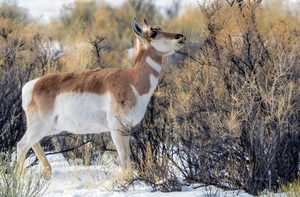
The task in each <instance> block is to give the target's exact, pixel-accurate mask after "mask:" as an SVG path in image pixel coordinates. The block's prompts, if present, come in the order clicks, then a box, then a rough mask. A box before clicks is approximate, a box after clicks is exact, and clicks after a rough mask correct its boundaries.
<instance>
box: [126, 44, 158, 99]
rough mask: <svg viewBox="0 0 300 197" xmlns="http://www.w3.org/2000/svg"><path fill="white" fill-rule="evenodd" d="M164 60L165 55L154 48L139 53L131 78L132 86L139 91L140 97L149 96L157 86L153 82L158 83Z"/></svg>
mask: <svg viewBox="0 0 300 197" xmlns="http://www.w3.org/2000/svg"><path fill="white" fill-rule="evenodd" d="M162 58H163V55H162V54H161V53H159V52H158V51H156V50H155V49H154V48H153V47H149V48H147V49H141V50H140V51H139V52H138V54H137V57H136V59H135V63H134V67H133V68H132V69H131V73H132V76H131V77H132V85H133V86H134V87H135V88H136V89H137V90H138V93H139V95H143V94H148V93H149V91H150V90H151V89H152V90H153V88H154V89H155V87H156V86H157V82H155V83H153V82H154V81H153V80H155V81H158V77H159V75H160V72H161V63H162ZM151 79H153V80H152V81H151ZM154 86H155V87H154Z"/></svg>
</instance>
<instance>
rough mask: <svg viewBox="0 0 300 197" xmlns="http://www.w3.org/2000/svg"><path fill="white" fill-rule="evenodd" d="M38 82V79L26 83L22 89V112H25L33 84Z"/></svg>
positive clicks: (30, 97)
mask: <svg viewBox="0 0 300 197" xmlns="http://www.w3.org/2000/svg"><path fill="white" fill-rule="evenodd" d="M38 80H39V78H37V79H34V80H31V81H28V82H27V83H26V84H25V85H24V86H23V88H22V107H23V109H24V110H27V108H28V105H29V103H30V101H31V99H32V91H33V88H34V85H35V83H36V82H37V81H38Z"/></svg>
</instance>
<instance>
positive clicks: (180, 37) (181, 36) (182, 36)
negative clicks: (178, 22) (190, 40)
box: [175, 34, 186, 43]
mask: <svg viewBox="0 0 300 197" xmlns="http://www.w3.org/2000/svg"><path fill="white" fill-rule="evenodd" d="M175 39H177V40H179V42H181V43H184V42H185V41H186V38H185V37H184V35H182V34H176V36H175Z"/></svg>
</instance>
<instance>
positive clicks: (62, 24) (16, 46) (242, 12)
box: [0, 0, 300, 194]
mask: <svg viewBox="0 0 300 197" xmlns="http://www.w3.org/2000/svg"><path fill="white" fill-rule="evenodd" d="M187 10H188V12H185V13H183V14H180V15H179V2H178V1H174V5H173V6H172V7H170V8H168V9H167V12H166V13H167V14H166V16H163V15H161V14H160V12H159V11H158V8H157V7H156V6H155V5H154V4H153V3H152V2H151V1H142V0H127V1H125V3H124V4H123V5H122V6H120V7H111V6H109V5H108V4H105V3H100V4H97V3H94V2H76V3H75V6H74V7H65V8H64V11H62V12H61V15H60V17H59V18H58V19H56V20H53V21H52V22H51V23H49V24H47V25H45V24H40V23H38V22H36V21H34V20H33V19H31V18H30V17H29V16H28V14H27V13H26V11H25V10H23V9H21V8H20V7H18V6H16V5H11V4H6V3H2V4H0V151H1V152H2V153H6V154H8V155H10V154H12V153H13V152H14V151H15V150H16V143H17V142H18V140H20V138H21V137H22V135H23V134H24V132H25V130H26V120H25V116H24V113H23V111H22V108H21V88H22V85H24V83H26V82H27V81H28V80H30V79H34V78H36V77H39V76H43V75H45V74H47V73H58V72H61V73H64V72H71V71H72V72H73V71H81V70H85V69H93V68H98V67H101V68H107V67H124V68H126V67H130V66H132V59H129V58H128V51H127V49H128V48H130V47H133V46H134V36H133V33H132V30H131V26H130V25H131V21H132V19H133V18H137V19H142V18H146V19H147V20H148V22H149V23H150V24H159V25H160V26H161V27H162V28H163V29H164V30H167V31H172V32H182V33H183V34H185V35H186V36H187V37H188V40H189V43H188V44H187V46H186V47H185V48H184V49H183V50H181V51H180V52H179V53H181V54H186V55H181V56H178V55H180V54H177V56H176V55H174V56H173V57H172V58H168V59H167V60H166V63H165V69H164V71H163V76H162V77H161V79H160V84H159V87H158V88H157V90H156V91H155V93H154V96H153V97H152V99H151V102H150V104H149V106H148V110H147V113H146V115H145V118H144V120H143V121H142V122H141V124H139V125H138V126H136V127H135V128H126V133H127V134H128V135H131V149H132V155H131V158H132V162H133V165H134V168H135V169H137V172H138V175H137V176H135V177H133V178H131V179H130V180H129V181H128V183H127V184H125V185H122V186H120V187H122V188H123V189H124V190H126V189H127V188H128V187H130V185H131V184H133V183H134V182H135V181H140V180H143V181H145V182H147V183H149V184H150V185H152V186H153V189H154V190H160V191H176V190H180V189H181V186H182V185H186V184H191V183H195V182H197V183H198V182H199V183H204V184H208V185H215V186H218V187H221V188H224V189H244V190H246V191H247V192H249V193H251V194H259V192H261V191H263V190H264V189H269V190H273V191H277V190H278V189H279V188H280V186H281V185H283V184H288V183H290V182H293V181H295V180H297V179H299V178H298V177H299V158H300V126H299V124H300V91H299V90H300V80H299V77H300V59H299V58H300V52H299V51H300V28H299V27H300V18H299V17H300V16H299V13H296V12H295V11H293V10H291V9H288V8H287V7H285V6H284V5H283V4H282V3H280V1H274V2H273V3H262V2H261V1H259V0H256V1H255V0H253V1H243V0H239V1H221V0H220V1H218V0H214V1H207V2H206V3H203V4H202V3H201V4H199V6H197V7H190V8H188V9H187ZM55 45H62V46H63V47H62V48H61V51H60V52H58V51H57V50H55V49H54V48H53V46H55ZM60 53H61V54H62V55H60ZM187 56H190V58H188V57H187ZM178 57H179V58H178ZM41 132H42V131H41ZM42 146H43V147H44V149H45V150H47V151H49V152H48V154H55V153H58V152H61V153H63V154H64V156H65V157H66V158H67V159H68V160H70V159H75V158H81V159H82V160H83V163H84V164H85V165H93V164H94V163H95V161H96V160H98V159H99V158H101V155H102V154H103V153H104V152H105V151H112V152H115V150H114V145H113V144H112V142H111V139H110V136H109V134H101V135H72V134H68V133H66V132H63V133H62V134H60V135H57V136H50V137H46V138H45V139H43V141H42ZM29 154H32V152H30V153H29ZM34 164H35V163H33V164H32V165H34ZM298 183H299V181H298ZM298 187H299V184H298Z"/></svg>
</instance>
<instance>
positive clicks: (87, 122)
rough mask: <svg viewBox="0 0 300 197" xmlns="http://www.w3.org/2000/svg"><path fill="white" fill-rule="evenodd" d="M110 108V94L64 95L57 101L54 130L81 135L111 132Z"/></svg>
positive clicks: (57, 98)
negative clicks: (108, 114)
mask: <svg viewBox="0 0 300 197" xmlns="http://www.w3.org/2000/svg"><path fill="white" fill-rule="evenodd" d="M110 108H111V97H110V95H109V94H108V93H107V94H103V95H98V94H94V93H62V94H60V95H58V96H57V97H56V99H55V107H54V111H53V113H52V114H53V120H54V128H55V130H60V131H69V132H72V133H80V134H86V133H101V132H104V131H109V128H108V120H107V112H108V110H110Z"/></svg>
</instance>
